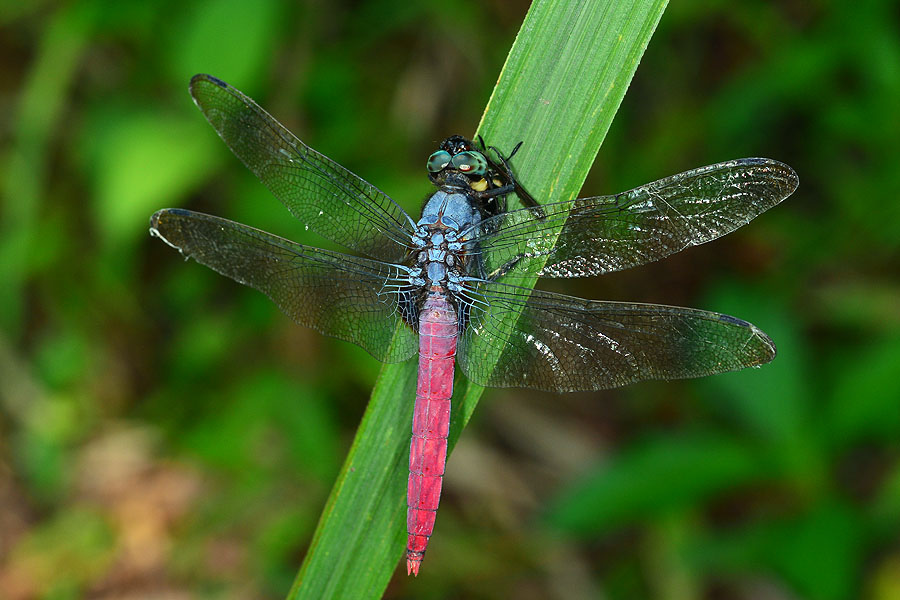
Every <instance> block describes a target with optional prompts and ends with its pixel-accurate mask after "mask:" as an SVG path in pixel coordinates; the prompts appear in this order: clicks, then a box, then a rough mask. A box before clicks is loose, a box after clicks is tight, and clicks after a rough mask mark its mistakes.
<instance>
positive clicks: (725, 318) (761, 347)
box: [719, 314, 778, 367]
mask: <svg viewBox="0 0 900 600" xmlns="http://www.w3.org/2000/svg"><path fill="white" fill-rule="evenodd" d="M719 321H722V322H723V323H728V324H729V325H734V326H735V327H740V328H742V329H748V330H749V331H750V335H751V338H752V340H753V341H754V342H757V344H756V345H757V346H758V355H757V359H756V360H755V361H754V362H753V363H752V364H751V365H748V366H753V367H758V366H760V365H764V364H766V363H770V362H772V361H773V360H774V359H775V356H776V355H777V354H778V348H777V347H776V346H775V342H773V341H772V338H770V337H769V335H768V334H767V333H766V332H765V331H763V330H762V329H760V328H759V327H757V326H756V325H754V324H753V323H750V322H749V321H745V320H743V319H738V318H737V317H732V316H731V315H724V314H720V315H719Z"/></svg>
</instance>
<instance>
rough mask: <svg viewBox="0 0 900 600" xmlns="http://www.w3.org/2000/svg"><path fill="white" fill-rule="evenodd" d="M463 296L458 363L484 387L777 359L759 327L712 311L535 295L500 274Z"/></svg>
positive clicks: (624, 380)
mask: <svg viewBox="0 0 900 600" xmlns="http://www.w3.org/2000/svg"><path fill="white" fill-rule="evenodd" d="M464 300H465V302H466V304H467V306H468V307H469V322H468V326H467V327H466V329H465V331H464V332H463V333H462V335H461V336H460V341H459V351H458V356H459V361H460V366H461V368H462V370H463V372H464V373H465V374H466V376H467V377H469V379H471V380H472V381H474V382H475V383H477V384H478V385H483V386H491V387H524V388H534V389H540V390H546V391H552V392H569V391H579V390H599V389H606V388H614V387H619V386H623V385H626V384H629V383H633V382H635V381H642V380H646V379H682V378H688V377H701V376H704V375H712V374H714V373H722V372H725V371H735V370H738V369H743V368H745V367H752V366H757V365H761V364H764V363H767V362H769V361H771V360H772V359H773V358H774V357H775V345H774V344H773V343H772V340H771V339H769V337H768V336H767V335H766V334H765V333H763V332H762V331H760V330H759V329H758V328H757V327H755V326H754V325H751V324H750V323H747V322H746V321H742V320H740V319H736V318H734V317H730V316H728V315H722V314H719V313H714V312H708V311H703V310H695V309H691V308H679V307H674V306H661V305H656V304H634V303H625V302H603V301H595V300H584V299H581V298H574V297H571V296H563V295H561V294H554V293H550V292H542V291H536V290H535V291H530V294H529V290H527V289H525V288H520V287H517V286H511V285H505V284H502V283H496V282H480V283H478V284H476V285H475V286H474V288H473V289H472V290H471V291H469V292H467V293H466V298H465V299H464ZM516 313H520V314H519V316H518V321H516V320H515V314H516ZM485 348H503V350H502V353H501V354H500V356H499V359H498V360H497V361H496V364H495V363H494V362H492V361H485V360H483V357H484V355H485V354H486V352H485Z"/></svg>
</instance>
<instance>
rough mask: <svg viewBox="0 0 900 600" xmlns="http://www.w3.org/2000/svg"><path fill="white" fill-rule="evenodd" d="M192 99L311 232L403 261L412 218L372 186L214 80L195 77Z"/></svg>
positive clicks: (370, 254) (364, 252) (239, 154)
mask: <svg viewBox="0 0 900 600" xmlns="http://www.w3.org/2000/svg"><path fill="white" fill-rule="evenodd" d="M191 96H193V98H194V102H196V104H197V106H198V107H199V108H200V110H201V111H202V112H203V114H204V115H205V116H206V118H207V120H208V121H209V122H210V124H211V125H212V126H213V127H214V128H215V130H216V131H217V132H218V133H219V136H220V137H221V138H222V139H223V140H224V141H225V143H226V144H227V145H228V147H229V148H231V150H232V152H234V154H235V155H236V156H237V157H238V158H239V159H241V161H242V162H243V163H244V164H245V165H247V168H249V169H250V170H251V171H253V173H254V174H255V175H256V176H257V177H259V179H260V180H261V181H262V182H263V183H264V184H265V185H266V187H268V188H269V190H271V192H272V193H273V194H274V195H275V197H277V198H278V199H279V200H280V201H281V202H282V203H283V204H284V205H285V206H286V207H287V208H288V210H289V211H291V214H293V215H294V216H295V217H297V218H298V219H299V220H300V221H302V222H303V223H304V224H306V225H307V226H308V227H309V228H310V229H312V230H313V231H315V232H316V233H318V234H319V235H322V236H324V237H326V238H328V239H330V240H333V241H335V242H337V243H339V244H341V245H343V246H345V247H347V248H350V249H353V250H356V251H357V252H360V253H362V254H366V255H368V256H371V257H373V258H377V259H379V260H384V261H387V262H400V261H401V260H402V259H403V257H404V256H405V255H406V251H407V245H408V243H409V236H410V235H411V233H412V230H413V223H412V221H411V219H410V218H409V216H408V215H407V214H406V212H405V211H404V210H403V209H402V208H400V206H399V205H397V203H395V202H394V201H393V200H392V199H391V198H389V197H388V196H387V195H385V194H384V193H382V192H381V191H380V190H378V188H376V187H375V186H373V185H372V184H370V183H368V182H366V181H365V180H364V179H362V178H360V177H359V176H357V175H354V174H353V173H351V172H350V171H348V170H347V169H345V168H344V167H342V166H340V165H339V164H337V163H336V162H334V161H332V160H331V159H329V158H328V157H326V156H323V155H322V154H319V153H318V152H316V151H315V150H313V149H312V148H310V147H309V146H307V145H306V144H304V143H303V142H302V141H300V140H299V139H298V138H297V137H296V136H295V135H294V134H292V133H291V132H290V131H288V130H287V129H286V128H285V127H284V126H283V125H281V124H280V123H279V122H278V121H276V120H275V119H273V118H272V117H271V116H270V115H269V113H267V112H266V111H264V110H263V109H262V108H260V107H259V106H258V105H257V104H256V103H255V102H254V101H253V100H251V99H250V98H248V97H247V96H245V95H244V94H242V93H241V92H240V91H238V90H236V89H234V88H233V87H231V86H230V85H228V84H227V83H225V82H223V81H220V80H218V79H216V78H215V77H212V76H210V75H196V76H195V77H194V78H193V79H192V80H191Z"/></svg>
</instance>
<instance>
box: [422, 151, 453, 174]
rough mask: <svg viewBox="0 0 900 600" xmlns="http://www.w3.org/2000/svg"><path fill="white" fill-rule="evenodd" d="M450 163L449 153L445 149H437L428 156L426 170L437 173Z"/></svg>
mask: <svg viewBox="0 0 900 600" xmlns="http://www.w3.org/2000/svg"><path fill="white" fill-rule="evenodd" d="M449 164H450V153H449V152H447V151H446V150H438V151H437V152H435V153H434V154H432V155H431V156H429V157H428V163H427V167H428V171H429V172H430V173H439V172H440V171H443V170H444V169H445V168H446V167H447V165H449Z"/></svg>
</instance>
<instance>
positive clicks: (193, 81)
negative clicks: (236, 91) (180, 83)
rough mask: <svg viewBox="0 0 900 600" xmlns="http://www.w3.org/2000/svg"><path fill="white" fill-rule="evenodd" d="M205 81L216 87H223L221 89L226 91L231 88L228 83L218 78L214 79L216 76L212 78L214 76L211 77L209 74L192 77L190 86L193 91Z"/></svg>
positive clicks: (198, 74)
mask: <svg viewBox="0 0 900 600" xmlns="http://www.w3.org/2000/svg"><path fill="white" fill-rule="evenodd" d="M204 81H208V82H210V83H213V84H215V85H217V86H219V87H221V88H226V89H228V87H229V86H228V84H227V83H225V82H224V81H222V80H221V79H219V78H218V77H214V76H212V75H210V74H208V73H197V74H196V75H194V76H193V77H191V85H190V87H191V89H193V88H194V86H195V85H197V84H198V83H201V82H204Z"/></svg>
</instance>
